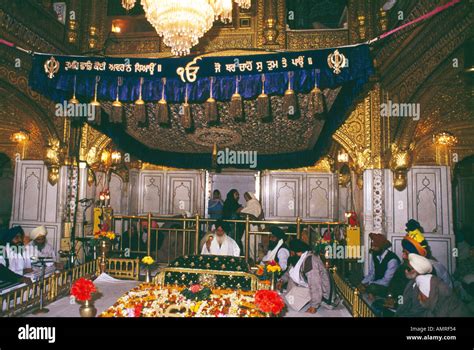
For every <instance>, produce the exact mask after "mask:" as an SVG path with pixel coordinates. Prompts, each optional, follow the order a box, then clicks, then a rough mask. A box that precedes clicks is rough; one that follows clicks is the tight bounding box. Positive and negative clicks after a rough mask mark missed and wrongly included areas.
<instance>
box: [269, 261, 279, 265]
mask: <svg viewBox="0 0 474 350" xmlns="http://www.w3.org/2000/svg"><path fill="white" fill-rule="evenodd" d="M276 264H277V263H276V261H275V260H272V261H270V262H269V263H268V265H270V266H276Z"/></svg>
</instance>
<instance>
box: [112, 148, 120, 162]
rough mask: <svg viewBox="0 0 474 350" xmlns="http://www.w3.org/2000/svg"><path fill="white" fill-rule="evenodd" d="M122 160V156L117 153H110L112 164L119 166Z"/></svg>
mask: <svg viewBox="0 0 474 350" xmlns="http://www.w3.org/2000/svg"><path fill="white" fill-rule="evenodd" d="M121 160H122V154H121V153H120V152H119V151H114V152H112V164H119V163H120V161H121Z"/></svg>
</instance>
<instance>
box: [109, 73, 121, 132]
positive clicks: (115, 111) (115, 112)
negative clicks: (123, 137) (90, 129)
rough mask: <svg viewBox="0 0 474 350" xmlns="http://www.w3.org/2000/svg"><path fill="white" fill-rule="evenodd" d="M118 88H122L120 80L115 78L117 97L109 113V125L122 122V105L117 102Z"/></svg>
mask: <svg viewBox="0 0 474 350" xmlns="http://www.w3.org/2000/svg"><path fill="white" fill-rule="evenodd" d="M120 86H122V78H120V77H118V78H117V97H116V99H115V101H114V102H113V103H112V111H111V112H110V122H111V123H116V124H119V123H122V122H123V105H122V102H120V100H119V92H120Z"/></svg>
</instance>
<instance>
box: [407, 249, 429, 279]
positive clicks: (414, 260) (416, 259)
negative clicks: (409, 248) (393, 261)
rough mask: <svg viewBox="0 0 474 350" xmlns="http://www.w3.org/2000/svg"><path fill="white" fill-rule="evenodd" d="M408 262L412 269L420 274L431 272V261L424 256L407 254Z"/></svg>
mask: <svg viewBox="0 0 474 350" xmlns="http://www.w3.org/2000/svg"><path fill="white" fill-rule="evenodd" d="M408 262H409V263H410V265H411V267H413V269H414V270H415V271H416V272H418V274H420V275H426V274H427V273H431V271H432V270H433V265H432V264H431V262H430V261H429V260H428V259H427V258H425V257H424V256H421V255H418V254H413V253H410V254H408Z"/></svg>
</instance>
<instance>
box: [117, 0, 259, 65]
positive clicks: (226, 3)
mask: <svg viewBox="0 0 474 350" xmlns="http://www.w3.org/2000/svg"><path fill="white" fill-rule="evenodd" d="M135 3H136V0H122V6H123V8H124V9H126V10H127V11H128V10H131V9H132V8H133V7H134V6H135ZM235 3H236V4H237V5H238V6H239V7H242V8H244V9H249V8H250V6H251V0H235ZM141 4H142V6H143V9H144V10H145V16H146V19H147V20H148V22H150V24H151V25H152V26H153V28H155V30H156V32H157V33H158V35H159V36H161V37H163V42H164V43H165V45H166V46H169V47H171V52H172V53H173V54H174V55H176V56H183V55H188V54H189V53H190V50H191V48H192V47H193V46H194V45H196V44H197V43H198V42H199V39H200V38H202V36H203V35H204V34H205V33H206V32H207V31H208V30H209V29H211V27H212V24H213V22H214V20H220V21H222V22H224V23H229V22H232V8H233V1H232V0H141Z"/></svg>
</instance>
